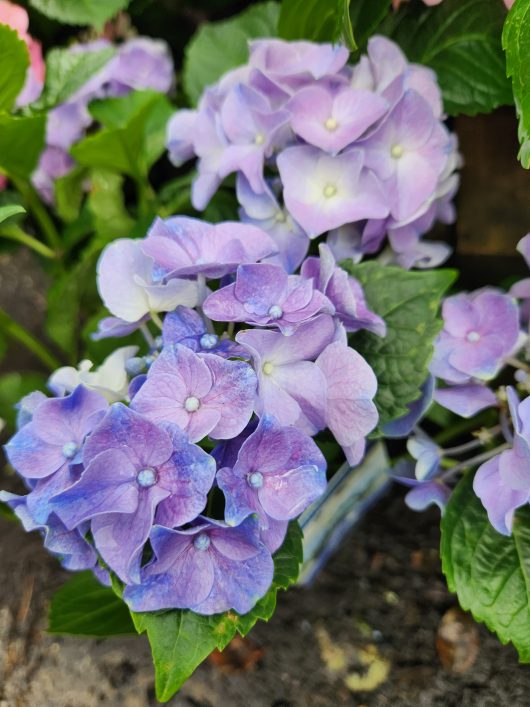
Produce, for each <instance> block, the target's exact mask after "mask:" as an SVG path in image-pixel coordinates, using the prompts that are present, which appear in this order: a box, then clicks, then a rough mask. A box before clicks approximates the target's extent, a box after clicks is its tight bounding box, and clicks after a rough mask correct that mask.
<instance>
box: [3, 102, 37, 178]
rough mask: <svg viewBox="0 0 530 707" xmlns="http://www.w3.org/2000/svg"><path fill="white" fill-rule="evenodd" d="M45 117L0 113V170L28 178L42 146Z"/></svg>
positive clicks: (10, 174)
mask: <svg viewBox="0 0 530 707" xmlns="http://www.w3.org/2000/svg"><path fill="white" fill-rule="evenodd" d="M45 129H46V118H45V117H44V116H40V115H39V116H32V117H28V118H14V117H12V116H9V115H0V172H5V173H6V174H7V175H9V176H12V177H21V178H22V179H28V178H29V177H30V175H31V173H32V172H33V170H34V169H35V167H36V166H37V162H38V159H39V157H40V153H41V152H42V150H43V148H44V135H45Z"/></svg>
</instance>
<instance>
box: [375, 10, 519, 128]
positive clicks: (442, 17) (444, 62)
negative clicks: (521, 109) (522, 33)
mask: <svg viewBox="0 0 530 707" xmlns="http://www.w3.org/2000/svg"><path fill="white" fill-rule="evenodd" d="M505 16H506V11H505V8H504V7H503V4H502V2H496V1H493V2H492V0H444V2H442V3H441V4H440V5H437V6H436V7H419V6H418V4H417V3H411V4H409V3H407V6H404V7H402V8H400V10H399V12H397V13H392V14H390V15H389V16H388V20H387V22H386V23H385V24H384V25H383V28H384V29H383V31H384V32H385V34H388V35H390V36H391V37H392V39H394V40H395V41H396V42H397V43H398V44H399V45H400V46H401V48H402V49H403V50H404V51H405V53H406V55H407V57H408V58H409V59H410V60H411V61H414V62H418V63H420V64H426V65H427V66H430V67H431V68H432V69H434V71H436V73H437V76H438V81H439V83H440V87H441V89H442V94H443V99H444V106H445V110H446V111H447V113H449V114H450V115H458V114H460V113H464V114H466V115H475V114H476V113H489V112H491V111H492V110H493V109H494V108H497V107H498V106H502V105H506V104H510V103H512V102H513V98H512V92H511V89H510V84H509V81H508V80H507V79H506V72H505V62H504V54H503V51H502V46H501V32H502V25H503V21H504V18H505Z"/></svg>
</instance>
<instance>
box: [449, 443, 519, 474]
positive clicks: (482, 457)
mask: <svg viewBox="0 0 530 707" xmlns="http://www.w3.org/2000/svg"><path fill="white" fill-rule="evenodd" d="M510 447H511V445H510V444H508V442H506V443H505V444H501V445H500V446H498V447H495V449H490V450H489V451H488V452H483V453H482V454H477V456H476V457H472V458H471V459H466V461H463V462H460V463H459V464H456V465H455V466H453V467H451V468H450V469H449V470H448V471H446V472H445V473H444V474H442V475H441V476H440V480H441V481H447V479H450V478H451V477H452V476H454V474H456V473H458V472H459V471H463V470H464V469H469V468H470V467H472V466H478V465H479V464H482V463H483V462H487V461H488V459H491V458H492V457H495V456H497V454H500V453H501V452H504V451H505V450H506V449H510Z"/></svg>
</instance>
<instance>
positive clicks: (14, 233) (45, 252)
mask: <svg viewBox="0 0 530 707" xmlns="http://www.w3.org/2000/svg"><path fill="white" fill-rule="evenodd" d="M0 237H2V238H7V239H9V240H10V241H16V242H17V243H22V245H25V246H27V247H28V248H31V249H32V250H34V251H35V252H36V253H38V254H39V255H42V256H44V257H45V258H50V260H55V258H56V257H57V254H56V253H55V252H54V251H53V250H52V249H51V248H48V246H47V245H45V244H44V243H41V241H38V240H37V239H36V238H33V236H30V235H29V234H28V233H25V231H23V230H22V229H21V228H19V227H18V226H4V227H3V228H2V230H1V231H0Z"/></svg>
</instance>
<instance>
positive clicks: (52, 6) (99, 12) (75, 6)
mask: <svg viewBox="0 0 530 707" xmlns="http://www.w3.org/2000/svg"><path fill="white" fill-rule="evenodd" d="M129 2H130V0H30V3H29V4H30V5H31V6H32V7H34V8H35V9H36V10H39V12H42V14H43V15H46V17H50V18H51V19H52V20H58V21H59V22H63V23H64V24H66V25H94V26H95V27H96V28H101V27H102V26H103V25H104V24H105V22H106V21H107V20H110V19H111V18H112V17H114V15H115V14H116V13H117V12H119V11H120V10H124V9H125V8H126V7H127V5H128V4H129Z"/></svg>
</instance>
